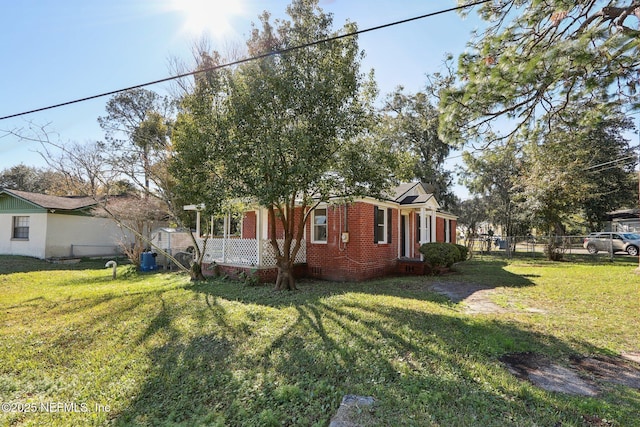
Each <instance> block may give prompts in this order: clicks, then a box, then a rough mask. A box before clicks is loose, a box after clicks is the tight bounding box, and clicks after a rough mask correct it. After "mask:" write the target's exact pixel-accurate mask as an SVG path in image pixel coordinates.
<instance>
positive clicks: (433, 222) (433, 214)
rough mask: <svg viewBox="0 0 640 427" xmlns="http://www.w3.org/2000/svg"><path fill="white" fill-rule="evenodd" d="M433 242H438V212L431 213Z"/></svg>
mask: <svg viewBox="0 0 640 427" xmlns="http://www.w3.org/2000/svg"><path fill="white" fill-rule="evenodd" d="M431 241H432V242H435V241H436V211H432V212H431Z"/></svg>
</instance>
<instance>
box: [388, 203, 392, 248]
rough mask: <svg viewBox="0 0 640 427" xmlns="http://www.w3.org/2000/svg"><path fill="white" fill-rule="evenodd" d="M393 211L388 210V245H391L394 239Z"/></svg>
mask: <svg viewBox="0 0 640 427" xmlns="http://www.w3.org/2000/svg"><path fill="white" fill-rule="evenodd" d="M392 212H393V209H391V208H388V209H387V243H391V239H392V237H393V230H391V215H393V213H392Z"/></svg>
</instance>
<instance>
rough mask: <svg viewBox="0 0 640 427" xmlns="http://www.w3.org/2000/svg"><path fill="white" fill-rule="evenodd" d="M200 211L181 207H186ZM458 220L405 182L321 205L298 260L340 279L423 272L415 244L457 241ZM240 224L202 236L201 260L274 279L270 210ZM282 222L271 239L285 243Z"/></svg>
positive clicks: (316, 273) (318, 274) (312, 271)
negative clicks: (234, 231) (235, 233)
mask: <svg viewBox="0 0 640 427" xmlns="http://www.w3.org/2000/svg"><path fill="white" fill-rule="evenodd" d="M197 208H198V206H197V205H191V206H185V209H186V210H196V211H197ZM298 214H300V213H298ZM198 222H199V220H198ZM227 223H229V221H227ZM456 223H457V217H456V216H455V215H452V214H450V213H446V212H443V211H441V210H440V205H439V204H438V202H437V201H436V200H435V198H434V196H433V195H432V194H430V193H427V191H426V190H425V188H424V186H423V185H422V184H420V183H408V184H402V185H400V186H398V187H397V188H395V189H394V191H393V192H392V193H391V194H388V195H387V196H386V197H384V198H382V199H374V198H362V199H357V200H354V201H350V202H347V203H344V202H339V201H335V202H331V203H321V204H320V205H318V206H317V207H316V208H315V209H314V210H313V212H311V214H310V217H309V220H308V222H307V226H306V230H305V242H304V244H303V245H302V246H301V249H300V252H299V253H298V256H297V259H296V262H297V263H299V264H301V266H300V268H299V269H298V274H299V275H301V276H306V277H313V278H320V279H329V280H338V281H350V280H354V281H359V280H366V279H372V278H375V277H383V276H386V275H390V274H419V273H422V272H423V267H422V263H420V262H419V261H420V259H421V255H420V252H419V251H418V249H419V248H420V245H421V244H422V243H427V242H451V243H455V241H456V232H455V231H456ZM240 226H241V232H240V237H236V238H232V237H228V236H226V235H225V236H224V237H223V238H221V239H217V238H209V239H207V244H206V252H205V258H204V262H205V263H208V264H213V263H215V264H217V265H218V269H219V270H221V271H222V272H223V273H225V274H231V275H233V274H237V273H238V272H241V271H245V272H254V271H255V273H257V274H258V275H259V276H260V278H261V280H264V281H271V280H273V279H275V276H276V274H277V270H276V269H275V257H274V256H273V251H272V249H271V245H270V244H269V240H268V230H269V219H268V214H267V210H266V209H265V208H262V207H256V208H254V209H252V210H250V211H247V212H245V214H244V217H243V220H242V223H241V225H240ZM280 227H281V226H280V223H279V221H278V223H277V227H276V233H277V236H276V237H277V238H278V239H279V240H280V241H282V239H283V238H284V233H283V230H282V229H281V228H280ZM198 235H199V232H198ZM200 242H203V240H200ZM200 244H201V245H202V243H200ZM206 270H207V269H205V271H206Z"/></svg>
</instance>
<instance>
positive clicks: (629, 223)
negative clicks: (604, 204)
mask: <svg viewBox="0 0 640 427" xmlns="http://www.w3.org/2000/svg"><path fill="white" fill-rule="evenodd" d="M639 213H640V210H639V209H637V208H635V209H622V210H618V211H613V212H607V216H606V220H607V223H606V225H605V231H621V232H627V233H638V232H640V215H639Z"/></svg>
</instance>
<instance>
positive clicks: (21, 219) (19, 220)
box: [11, 215, 30, 240]
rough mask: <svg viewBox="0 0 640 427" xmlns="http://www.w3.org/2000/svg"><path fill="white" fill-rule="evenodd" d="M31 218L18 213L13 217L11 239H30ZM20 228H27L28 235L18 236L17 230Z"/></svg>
mask: <svg viewBox="0 0 640 427" xmlns="http://www.w3.org/2000/svg"><path fill="white" fill-rule="evenodd" d="M29 222H30V220H29V217H28V216H24V215H17V216H14V217H13V218H12V221H11V239H12V240H29V231H30V230H29V227H30V224H29ZM18 228H20V229H22V230H24V229H25V228H26V230H27V235H26V237H18V236H16V230H17V229H18Z"/></svg>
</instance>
